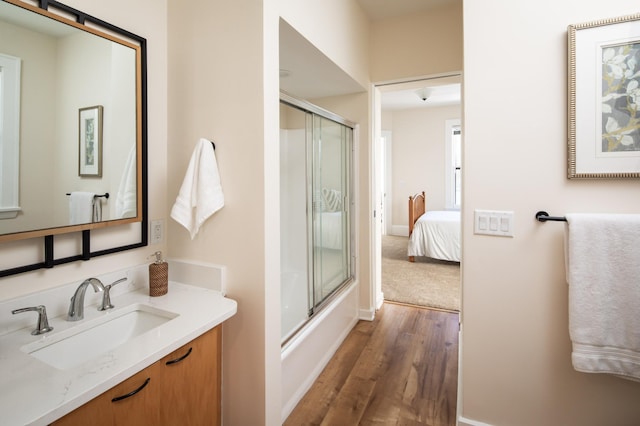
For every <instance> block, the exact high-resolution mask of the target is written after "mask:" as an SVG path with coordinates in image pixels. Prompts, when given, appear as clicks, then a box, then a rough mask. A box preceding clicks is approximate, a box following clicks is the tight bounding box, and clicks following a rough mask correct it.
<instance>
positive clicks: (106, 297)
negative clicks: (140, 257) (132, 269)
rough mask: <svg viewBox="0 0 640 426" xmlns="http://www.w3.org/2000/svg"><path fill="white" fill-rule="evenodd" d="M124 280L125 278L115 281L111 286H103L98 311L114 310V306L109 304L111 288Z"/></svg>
mask: <svg viewBox="0 0 640 426" xmlns="http://www.w3.org/2000/svg"><path fill="white" fill-rule="evenodd" d="M126 280H127V277H124V278H120V279H119V280H116V281H114V282H112V283H111V284H109V285H105V286H104V293H102V304H101V305H100V307H99V308H98V310H99V311H106V310H107V309H113V308H114V306H113V305H112V304H111V287H113V286H114V285H116V284H119V283H121V282H123V281H126Z"/></svg>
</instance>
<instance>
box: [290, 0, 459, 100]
mask: <svg viewBox="0 0 640 426" xmlns="http://www.w3.org/2000/svg"><path fill="white" fill-rule="evenodd" d="M355 1H357V2H358V4H359V5H360V7H361V8H362V9H363V11H364V12H365V14H366V15H367V16H368V17H369V19H371V20H372V21H377V20H381V19H388V18H394V17H398V16H403V15H407V14H412V13H422V12H426V11H428V10H429V9H432V8H434V7H439V6H442V5H445V4H450V3H454V2H460V1H461V0H355ZM280 74H281V78H280V89H281V90H282V91H284V92H286V93H288V94H290V95H292V96H294V97H296V98H300V99H305V100H312V99H316V98H322V97H328V96H337V95H345V94H351V93H359V92H363V91H366V88H365V87H362V86H361V85H360V84H359V83H358V82H356V81H355V80H353V79H352V78H351V77H350V76H349V75H347V74H346V73H345V72H344V71H343V70H342V69H341V68H340V67H338V66H337V65H336V64H335V63H334V62H332V61H331V60H330V59H329V58H327V57H326V56H325V55H324V54H323V53H322V52H321V51H320V50H318V49H317V48H316V47H315V46H314V45H312V44H311V43H310V42H309V41H308V40H307V39H305V38H304V37H303V36H302V35H301V34H300V33H298V32H297V31H296V30H295V29H294V28H292V27H291V26H290V25H288V24H287V23H286V22H285V21H283V20H281V21H280ZM460 80H461V79H460V76H456V77H451V76H445V77H444V78H438V79H429V80H422V81H412V82H407V83H402V84H394V85H385V86H382V87H380V91H381V94H382V96H381V99H382V109H383V110H390V109H394V110H397V109H408V108H424V107H434V106H441V105H455V104H459V103H460ZM423 88H426V89H427V90H428V96H427V97H428V98H427V100H426V101H424V100H422V99H421V98H422V97H423V95H420V94H417V93H416V91H417V90H420V89H423Z"/></svg>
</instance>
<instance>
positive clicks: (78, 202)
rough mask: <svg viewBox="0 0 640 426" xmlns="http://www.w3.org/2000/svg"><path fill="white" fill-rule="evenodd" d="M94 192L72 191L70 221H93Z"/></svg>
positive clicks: (76, 222)
mask: <svg viewBox="0 0 640 426" xmlns="http://www.w3.org/2000/svg"><path fill="white" fill-rule="evenodd" d="M95 195H96V194H94V193H93V192H81V191H76V192H72V193H71V195H70V196H69V223H70V224H71V225H78V224H81V223H91V222H93V215H94V204H93V203H94V200H95Z"/></svg>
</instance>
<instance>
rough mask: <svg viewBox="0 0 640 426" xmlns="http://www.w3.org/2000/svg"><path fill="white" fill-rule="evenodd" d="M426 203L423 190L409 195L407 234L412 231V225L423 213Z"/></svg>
mask: <svg viewBox="0 0 640 426" xmlns="http://www.w3.org/2000/svg"><path fill="white" fill-rule="evenodd" d="M426 203H427V202H426V197H425V195H424V191H422V193H421V194H415V195H412V196H411V197H409V236H411V233H412V232H413V225H415V223H416V221H417V220H418V219H419V218H420V216H422V215H423V214H424V212H425V206H426Z"/></svg>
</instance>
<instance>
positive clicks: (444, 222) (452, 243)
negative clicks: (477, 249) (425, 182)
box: [407, 191, 460, 262]
mask: <svg viewBox="0 0 640 426" xmlns="http://www.w3.org/2000/svg"><path fill="white" fill-rule="evenodd" d="M407 254H408V256H409V262H414V261H415V257H416V256H427V257H431V258H433V259H440V260H448V261H453V262H460V212H459V211H456V210H432V211H427V210H426V197H425V193H424V191H423V192H422V193H420V194H415V195H413V196H411V197H409V247H408V250H407Z"/></svg>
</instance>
